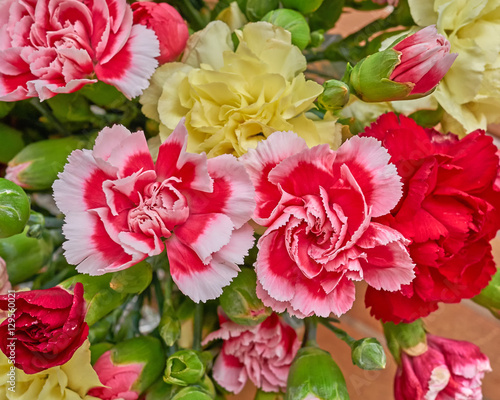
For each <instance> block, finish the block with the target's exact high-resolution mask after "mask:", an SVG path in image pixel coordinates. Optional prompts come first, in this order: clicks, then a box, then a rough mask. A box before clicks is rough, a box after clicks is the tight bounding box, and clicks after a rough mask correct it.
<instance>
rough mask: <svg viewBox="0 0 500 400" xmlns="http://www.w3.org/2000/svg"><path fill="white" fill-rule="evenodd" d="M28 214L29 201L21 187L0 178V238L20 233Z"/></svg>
mask: <svg viewBox="0 0 500 400" xmlns="http://www.w3.org/2000/svg"><path fill="white" fill-rule="evenodd" d="M29 216H30V201H29V198H28V196H27V195H26V193H25V192H24V190H23V189H22V188H20V187H19V186H17V185H16V184H15V183H14V182H11V181H9V180H7V179H5V178H0V238H6V237H9V236H12V235H16V234H18V233H21V232H22V231H23V229H24V227H25V225H26V223H27V222H28V219H29Z"/></svg>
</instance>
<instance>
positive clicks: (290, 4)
mask: <svg viewBox="0 0 500 400" xmlns="http://www.w3.org/2000/svg"><path fill="white" fill-rule="evenodd" d="M322 3H323V0H306V1H304V0H281V4H283V7H284V8H291V9H292V10H297V11H298V12H300V13H302V14H310V13H312V12H314V11H316V10H317V9H318V8H319V7H320V6H321V4H322Z"/></svg>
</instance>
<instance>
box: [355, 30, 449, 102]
mask: <svg viewBox="0 0 500 400" xmlns="http://www.w3.org/2000/svg"><path fill="white" fill-rule="evenodd" d="M456 57H457V54H450V43H449V42H448V41H447V40H446V39H445V38H444V36H442V35H439V34H438V33H437V30H436V27H435V26H434V25H431V26H428V27H426V28H424V29H422V30H420V31H418V32H417V33H415V34H413V35H410V36H407V37H405V38H404V39H402V40H400V39H398V41H397V42H396V44H395V45H393V46H392V47H391V48H388V49H386V50H383V51H380V52H378V53H375V54H372V55H370V56H368V57H366V58H364V59H363V60H361V61H360V62H359V63H358V64H356V66H355V67H354V68H353V69H352V71H350V72H349V79H350V81H349V84H350V86H351V88H352V89H353V91H354V93H355V94H356V95H357V96H358V97H359V98H360V99H361V100H363V101H367V102H381V101H395V100H405V99H416V98H420V97H423V96H427V95H428V94H430V93H431V92H432V91H433V90H434V89H435V87H436V86H437V84H438V83H439V81H440V80H441V79H442V78H443V76H444V75H445V74H446V72H448V70H449V69H450V67H451V64H453V62H454V61H455V58H456Z"/></svg>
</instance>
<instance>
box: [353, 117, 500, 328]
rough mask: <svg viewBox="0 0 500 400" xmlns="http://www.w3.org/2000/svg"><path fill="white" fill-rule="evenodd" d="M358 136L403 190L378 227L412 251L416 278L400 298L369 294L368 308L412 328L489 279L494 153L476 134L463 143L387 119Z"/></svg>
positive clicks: (494, 224)
mask: <svg viewBox="0 0 500 400" xmlns="http://www.w3.org/2000/svg"><path fill="white" fill-rule="evenodd" d="M361 136H372V137H375V138H377V139H379V140H380V141H382V144H383V145H384V147H386V148H387V150H388V151H389V154H390V155H391V162H393V163H394V164H396V166H397V169H398V173H399V174H400V175H401V177H402V181H403V184H404V188H403V197H402V198H401V200H400V201H399V203H398V205H397V206H396V207H395V208H394V209H393V210H392V212H391V214H388V215H387V216H385V217H382V218H380V219H379V221H378V222H382V223H385V224H387V225H389V226H390V227H392V228H395V229H397V230H399V231H400V232H401V233H402V234H403V235H404V236H405V237H406V238H407V239H410V240H411V241H412V243H411V244H410V245H409V250H410V255H411V257H412V259H413V261H414V262H415V263H416V269H415V272H416V277H415V280H414V281H413V282H412V283H410V284H409V285H404V286H403V287H402V289H401V291H398V292H386V291H383V290H375V289H373V288H369V289H368V291H367V294H366V298H365V301H366V304H367V306H369V307H371V313H372V314H373V315H374V316H375V317H377V318H379V319H382V320H383V321H394V322H396V323H397V322H401V321H404V322H411V321H414V320H415V319H417V318H419V317H422V316H425V315H428V314H429V313H430V312H432V311H434V310H436V309H437V306H438V302H445V303H457V302H459V301H460V300H461V299H464V298H471V297H473V296H475V295H477V294H478V293H479V292H480V291H481V289H482V288H484V287H485V286H486V285H487V284H488V282H489V280H490V279H491V276H492V275H493V274H494V273H495V270H496V268H495V263H494V261H493V257H492V254H491V246H490V243H489V241H490V240H491V239H492V238H493V237H494V236H495V234H496V232H497V230H498V229H499V228H500V218H499V213H498V211H496V210H495V208H497V209H498V208H499V205H500V193H499V192H498V191H495V190H494V183H495V179H496V178H497V174H498V168H499V167H498V163H499V159H498V156H497V155H496V154H495V153H496V151H497V149H496V147H495V145H494V144H493V143H492V138H491V137H488V136H487V135H485V133H484V132H483V131H480V130H477V131H474V132H472V133H470V134H468V135H467V136H466V137H464V138H463V139H461V140H459V138H458V137H457V136H456V135H454V134H447V135H443V134H441V133H439V132H437V131H435V130H432V129H430V130H425V129H423V128H422V127H420V126H418V125H417V124H416V123H415V122H414V121H413V120H411V119H410V118H407V117H404V116H399V118H398V116H396V115H395V114H393V113H389V114H385V115H382V116H381V117H380V118H379V119H378V120H377V122H375V123H374V124H372V125H371V126H370V127H369V128H367V129H366V130H365V132H364V133H363V134H362V135H361Z"/></svg>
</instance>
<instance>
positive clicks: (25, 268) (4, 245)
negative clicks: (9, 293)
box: [0, 228, 54, 285]
mask: <svg viewBox="0 0 500 400" xmlns="http://www.w3.org/2000/svg"><path fill="white" fill-rule="evenodd" d="M27 229H28V228H26V229H25V231H24V232H23V233H20V234H18V235H14V236H11V237H8V238H5V239H0V257H2V258H3V259H4V260H5V263H6V264H7V271H8V273H9V280H10V282H11V283H12V285H17V284H18V283H21V282H24V281H26V280H28V279H29V278H31V277H32V276H33V275H35V274H36V273H37V272H38V271H39V270H40V268H42V267H43V266H44V265H45V264H46V263H47V261H49V259H50V257H51V255H52V251H53V249H54V246H53V242H52V238H51V237H50V235H49V234H47V233H43V234H42V236H41V238H40V239H35V238H30V237H28V236H26V232H27Z"/></svg>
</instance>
